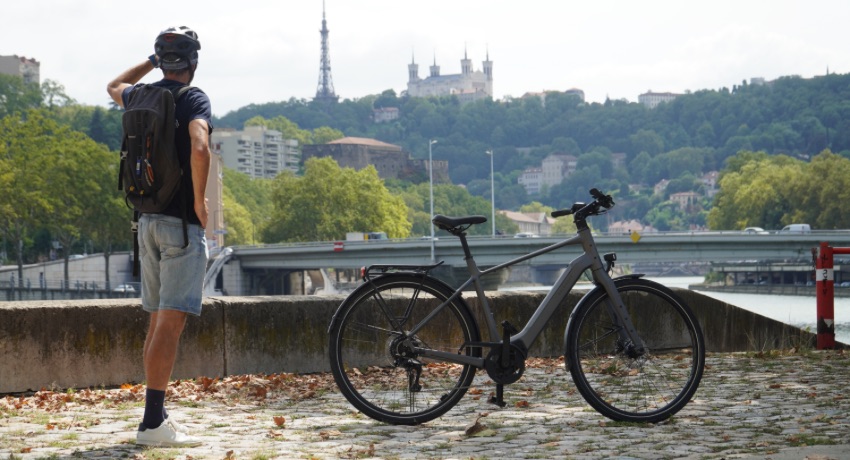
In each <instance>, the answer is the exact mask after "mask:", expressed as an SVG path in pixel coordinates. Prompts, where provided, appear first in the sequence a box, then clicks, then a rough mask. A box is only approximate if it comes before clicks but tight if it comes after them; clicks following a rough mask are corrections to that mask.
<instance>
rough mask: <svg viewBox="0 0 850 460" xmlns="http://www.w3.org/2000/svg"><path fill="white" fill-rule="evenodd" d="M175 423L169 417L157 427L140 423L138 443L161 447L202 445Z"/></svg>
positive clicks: (137, 433)
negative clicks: (147, 426) (149, 426)
mask: <svg viewBox="0 0 850 460" xmlns="http://www.w3.org/2000/svg"><path fill="white" fill-rule="evenodd" d="M174 425H175V424H174V422H172V421H171V420H168V419H166V420H165V421H164V422H162V425H160V426H159V427H157V428H146V427H145V426H144V425H143V424H139V431H137V432H136V444H141V445H143V446H161V447H196V446H200V445H201V441H199V440H198V439H196V438H194V437H192V436H189V435H187V434H186V433H183V432H182V431H180V430H179V429H177V428H176V427H175V426H174Z"/></svg>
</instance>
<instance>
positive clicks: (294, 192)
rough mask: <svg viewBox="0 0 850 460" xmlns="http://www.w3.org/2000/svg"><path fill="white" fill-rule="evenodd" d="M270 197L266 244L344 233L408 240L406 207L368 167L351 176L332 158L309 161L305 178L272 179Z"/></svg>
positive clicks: (284, 176) (289, 175)
mask: <svg viewBox="0 0 850 460" xmlns="http://www.w3.org/2000/svg"><path fill="white" fill-rule="evenodd" d="M272 196H273V203H274V211H273V213H272V219H271V221H270V222H269V224H268V226H267V227H266V228H265V232H264V241H267V242H295V241H328V240H342V239H345V234H346V233H347V232H378V231H383V232H386V234H387V236H389V237H390V238H406V237H408V236H410V228H411V224H410V222H409V221H408V219H407V216H408V209H407V206H406V205H405V204H404V201H403V200H402V199H401V197H399V196H396V195H393V194H392V193H390V192H389V190H387V188H386V187H385V186H384V183H383V181H382V180H381V179H380V177H378V172H377V170H375V168H374V167H372V166H369V167H366V168H364V169H362V170H360V171H355V170H354V169H352V168H340V167H339V165H338V164H337V163H336V162H335V161H334V160H333V159H331V158H311V159H309V160H307V162H306V164H305V165H304V176H303V177H297V176H295V175H294V174H292V173H291V172H284V173H282V174H280V175H279V176H278V177H277V178H275V180H274V184H273V194H272Z"/></svg>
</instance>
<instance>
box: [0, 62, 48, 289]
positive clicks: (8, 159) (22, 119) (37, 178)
mask: <svg viewBox="0 0 850 460" xmlns="http://www.w3.org/2000/svg"><path fill="white" fill-rule="evenodd" d="M0 76H2V75H0ZM54 128H56V126H55V125H54V124H53V123H52V122H51V121H50V120H49V119H46V118H45V117H44V116H43V114H42V113H41V112H39V111H36V110H30V111H28V112H26V114H25V116H22V115H10V116H6V117H4V118H3V119H1V120H0V214H2V215H3V218H2V219H0V231H2V232H3V233H4V234H5V235H6V238H7V239H8V240H9V241H11V242H13V244H14V245H15V253H16V261H17V265H18V281H19V283H23V265H24V242H25V240H26V239H27V238H28V237H29V236H30V235H32V232H33V231H34V230H35V229H37V228H39V227H41V226H42V225H44V224H45V223H46V222H47V217H48V216H49V215H50V214H51V213H52V212H53V202H52V201H51V200H50V196H49V195H50V194H51V193H56V190H57V189H52V188H51V186H50V174H49V173H50V172H51V171H55V168H54V167H53V165H52V163H51V161H50V160H51V158H50V156H49V155H48V154H47V152H49V151H50V150H51V148H52V145H53V138H52V135H51V134H52V133H51V131H52V129H54ZM20 286H21V287H23V284H21V285H20Z"/></svg>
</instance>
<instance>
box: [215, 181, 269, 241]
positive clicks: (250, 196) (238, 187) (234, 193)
mask: <svg viewBox="0 0 850 460" xmlns="http://www.w3.org/2000/svg"><path fill="white" fill-rule="evenodd" d="M222 182H223V184H224V190H223V196H222V198H223V200H224V221H225V222H226V224H227V236H226V237H225V242H226V244H227V245H228V246H233V245H240V244H257V243H260V242H261V241H260V236H261V235H262V234H263V229H264V228H265V226H266V225H267V224H268V222H269V216H270V215H271V214H272V210H273V209H274V204H273V202H272V181H271V180H269V179H251V178H250V177H249V176H247V175H245V174H242V173H240V172H238V171H234V170H232V169H229V168H225V169H224V179H223V181H222Z"/></svg>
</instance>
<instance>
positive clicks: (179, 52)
mask: <svg viewBox="0 0 850 460" xmlns="http://www.w3.org/2000/svg"><path fill="white" fill-rule="evenodd" d="M153 49H154V52H155V53H156V55H157V57H159V65H160V67H162V68H163V69H165V70H180V69H187V68H189V67H190V66H193V65H195V64H197V63H198V50H199V49H201V42H200V41H198V34H197V33H196V32H195V31H194V30H192V29H190V28H188V27H186V26H180V27H169V28H167V29H165V30H163V31H162V32H160V33H159V35H158V36H157V37H156V41H155V42H154V45H153Z"/></svg>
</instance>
